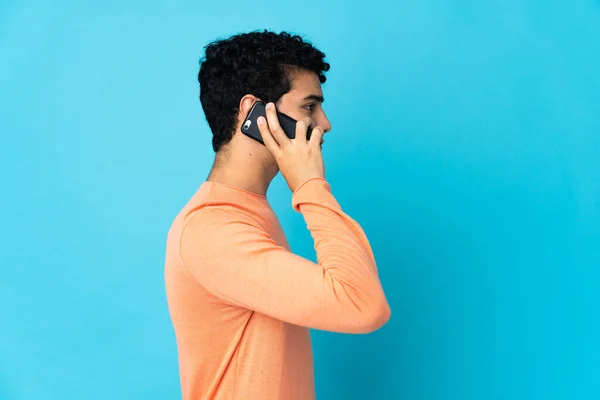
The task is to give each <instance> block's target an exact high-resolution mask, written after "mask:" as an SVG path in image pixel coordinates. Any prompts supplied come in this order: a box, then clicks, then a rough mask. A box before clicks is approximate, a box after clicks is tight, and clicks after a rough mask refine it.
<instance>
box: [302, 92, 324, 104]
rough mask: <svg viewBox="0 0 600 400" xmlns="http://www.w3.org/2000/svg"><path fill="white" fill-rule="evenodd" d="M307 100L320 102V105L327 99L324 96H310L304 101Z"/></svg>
mask: <svg viewBox="0 0 600 400" xmlns="http://www.w3.org/2000/svg"><path fill="white" fill-rule="evenodd" d="M306 100H314V101H318V102H319V103H323V102H324V101H325V98H324V97H323V96H319V95H318V94H309V95H308V96H306V97H305V98H304V101H306Z"/></svg>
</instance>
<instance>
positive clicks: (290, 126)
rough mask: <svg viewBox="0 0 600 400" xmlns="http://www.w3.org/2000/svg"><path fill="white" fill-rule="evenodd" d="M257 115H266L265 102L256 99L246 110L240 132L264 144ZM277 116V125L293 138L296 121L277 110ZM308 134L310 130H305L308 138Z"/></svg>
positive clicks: (309, 134)
mask: <svg viewBox="0 0 600 400" xmlns="http://www.w3.org/2000/svg"><path fill="white" fill-rule="evenodd" d="M259 117H266V109H265V103H263V102H262V101H257V102H256V103H254V105H253V106H252V108H251V109H250V111H249V112H248V115H247V116H246V119H245V120H244V123H243V124H242V133H243V134H244V135H246V136H248V137H251V138H252V139H254V140H256V141H258V142H260V143H262V144H264V142H263V139H262V136H261V134H260V130H259V129H258V124H257V120H258V118H259ZM277 117H278V120H279V125H280V126H281V129H283V131H284V132H285V134H286V136H287V137H288V138H290V139H294V138H295V137H296V124H297V122H298V121H296V120H295V119H293V118H292V117H290V116H288V115H286V114H284V113H281V112H279V111H277ZM310 136H311V132H309V131H307V137H308V139H310Z"/></svg>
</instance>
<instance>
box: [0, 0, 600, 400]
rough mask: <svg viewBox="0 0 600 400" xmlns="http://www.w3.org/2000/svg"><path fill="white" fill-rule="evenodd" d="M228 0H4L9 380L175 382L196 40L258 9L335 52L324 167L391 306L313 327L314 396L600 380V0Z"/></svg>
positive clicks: (203, 130) (548, 396)
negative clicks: (385, 318) (175, 299)
mask: <svg viewBox="0 0 600 400" xmlns="http://www.w3.org/2000/svg"><path fill="white" fill-rule="evenodd" d="M217 3H219V2H212V1H211V2H208V1H206V2H199V1H196V2H192V1H166V0H165V1H143V2H142V1H134V2H127V5H124V4H123V2H119V1H107V2H102V4H100V3H98V2H73V3H67V2H58V3H56V2H54V3H52V4H50V3H46V2H41V1H37V2H36V1H19V2H17V1H8V2H7V1H0V132H1V139H2V140H1V150H0V151H1V155H0V173H1V182H2V185H1V189H0V190H1V193H2V194H1V197H0V224H1V226H2V230H1V233H0V246H1V251H0V263H1V271H0V272H1V274H0V276H1V278H0V399H2V400H12V399H38V400H41V399H61V400H66V399H175V398H178V397H179V396H180V389H179V380H178V379H179V378H178V371H177V355H176V347H175V338H174V334H173V330H172V327H171V324H170V319H169V316H168V311H167V304H166V300H165V295H164V286H163V259H164V243H165V238H166V233H167V230H168V228H169V225H170V222H171V220H172V218H173V217H174V216H175V214H176V213H177V212H178V211H179V209H180V207H182V206H183V205H184V203H185V202H186V201H187V199H188V198H189V196H191V195H192V193H193V192H194V191H195V190H196V188H197V187H198V185H199V184H200V183H201V181H202V180H203V179H204V178H205V177H206V175H207V173H208V169H209V167H210V164H211V161H212V150H211V147H210V132H209V129H208V126H207V124H206V122H205V120H204V116H203V114H202V111H201V108H200V104H199V101H198V87H197V82H196V73H197V68H198V60H199V58H200V56H201V55H202V50H203V46H204V45H205V44H207V43H208V42H209V41H210V40H212V39H214V38H216V37H219V36H229V35H231V34H234V33H237V32H241V31H247V30H253V29H258V28H269V29H274V30H277V31H279V30H290V31H293V32H299V33H302V34H305V35H306V37H307V38H308V39H311V40H312V41H313V42H314V43H315V44H316V45H317V46H318V47H320V48H322V49H323V50H324V51H325V52H326V54H327V56H328V59H329V61H330V62H331V64H332V70H331V72H330V74H329V81H328V83H327V84H326V85H325V86H324V90H325V95H326V97H327V102H326V104H325V106H326V110H327V111H328V113H329V117H330V119H331V121H332V124H333V128H334V129H333V131H332V133H331V134H330V135H328V139H327V143H326V146H325V147H326V148H325V150H324V154H325V159H326V165H327V168H328V179H329V180H330V182H331V184H332V186H333V190H334V193H335V195H336V197H337V198H338V200H339V201H340V203H341V204H342V206H343V207H344V208H345V210H346V211H347V212H348V213H349V214H350V215H352V216H353V217H354V218H355V219H357V220H358V221H359V222H360V223H361V224H362V225H363V227H364V228H365V230H366V232H367V233H368V235H369V237H370V240H371V242H372V245H373V248H374V250H375V253H376V257H377V260H378V265H379V268H380V274H381V279H382V282H383V285H384V288H385V289H386V292H387V293H388V297H389V301H390V304H391V307H392V319H391V321H390V322H389V323H388V324H387V325H386V326H385V327H384V328H383V329H382V330H380V331H378V332H377V333H375V334H372V335H366V336H350V335H337V334H332V333H322V332H314V334H313V337H314V351H315V363H316V385H317V394H318V397H319V399H414V400H417V399H418V400H433V399H444V400H448V399H460V400H481V399H486V400H494V399H544V400H553V399H569V400H584V399H585V400H587V399H598V398H600V313H599V309H600V74H599V71H600V40H599V39H600V3H599V2H598V1H592V0H571V1H554V0H545V1H535V0H520V1H517V0H503V1H500V0H489V1H486V2H468V1H441V0H406V1H403V2H391V1H390V2H385V1H369V2H361V3H356V4H351V3H348V2H344V1H334V2H327V3H318V2H312V3H311V2H308V3H305V2H297V3H288V4H286V5H284V4H281V3H274V2H271V3H269V2H258V3H256V2H254V3H252V2H248V1H229V2H222V3H219V4H217ZM269 197H270V199H271V201H272V203H273V206H274V208H275V209H276V211H277V212H278V214H279V215H280V217H281V220H282V223H283V225H284V228H285V229H286V231H287V232H288V236H289V240H290V242H291V243H292V247H293V249H294V250H295V251H296V252H297V253H299V254H302V255H304V256H307V257H314V253H313V250H312V242H311V239H310V236H309V234H308V232H307V231H306V230H305V227H304V222H303V220H302V217H301V216H300V215H298V214H296V213H294V211H293V210H292V209H291V207H290V194H289V191H288V189H287V187H286V185H285V183H284V182H283V180H282V179H281V178H277V180H276V181H275V182H274V184H273V186H272V188H271V189H270V192H269Z"/></svg>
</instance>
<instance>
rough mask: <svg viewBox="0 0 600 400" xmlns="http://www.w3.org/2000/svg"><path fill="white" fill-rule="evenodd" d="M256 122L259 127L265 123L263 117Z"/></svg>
mask: <svg viewBox="0 0 600 400" xmlns="http://www.w3.org/2000/svg"><path fill="white" fill-rule="evenodd" d="M256 122H258V124H259V125H262V124H264V123H265V118H264V117H258V120H257V121H256Z"/></svg>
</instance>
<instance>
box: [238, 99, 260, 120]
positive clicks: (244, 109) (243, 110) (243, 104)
mask: <svg viewBox="0 0 600 400" xmlns="http://www.w3.org/2000/svg"><path fill="white" fill-rule="evenodd" d="M257 101H260V99H259V98H258V97H256V96H254V95H252V94H247V95H245V96H244V97H242V98H241V99H240V105H239V109H240V120H244V119H245V118H246V115H248V113H249V112H250V109H251V108H252V106H253V105H254V103H256V102H257Z"/></svg>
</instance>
